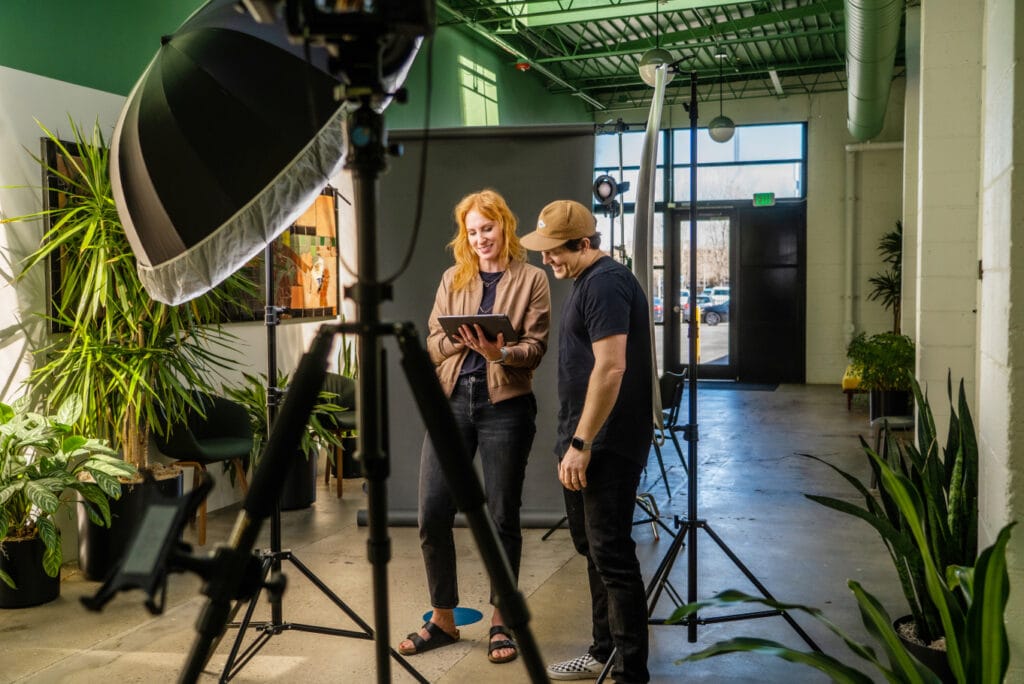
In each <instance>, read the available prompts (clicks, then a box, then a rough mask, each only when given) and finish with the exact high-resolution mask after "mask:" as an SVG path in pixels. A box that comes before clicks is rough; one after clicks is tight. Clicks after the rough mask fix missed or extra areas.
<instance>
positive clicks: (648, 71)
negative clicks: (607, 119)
mask: <svg viewBox="0 0 1024 684" xmlns="http://www.w3.org/2000/svg"><path fill="white" fill-rule="evenodd" d="M660 44H661V14H660V8H659V7H658V5H655V6H654V47H653V48H651V49H650V50H648V51H647V52H645V53H644V54H643V55H642V56H641V57H640V63H639V64H638V65H637V66H638V67H639V70H640V80H642V81H643V82H644V83H646V84H647V85H649V86H650V87H652V88H653V87H654V77H655V73H656V72H657V70H658V67H660V66H663V65H666V66H667V65H670V64H672V53H671V52H669V51H668V50H665V49H664V48H661V47H659V45H660ZM675 75H676V74H675V72H674V71H672V70H671V69H669V70H668V73H667V74H666V75H665V85H668V84H669V82H671V81H672V79H673V78H674V77H675Z"/></svg>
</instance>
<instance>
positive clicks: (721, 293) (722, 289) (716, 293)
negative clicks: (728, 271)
mask: <svg viewBox="0 0 1024 684" xmlns="http://www.w3.org/2000/svg"><path fill="white" fill-rule="evenodd" d="M702 294H705V295H707V296H708V297H711V303H712V304H723V303H725V302H728V301H729V286H728V285H719V286H717V287H712V288H708V289H706V290H704V292H703V293H702Z"/></svg>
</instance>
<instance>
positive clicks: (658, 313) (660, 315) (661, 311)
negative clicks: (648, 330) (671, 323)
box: [651, 297, 665, 323]
mask: <svg viewBox="0 0 1024 684" xmlns="http://www.w3.org/2000/svg"><path fill="white" fill-rule="evenodd" d="M651 309H652V312H653V317H654V322H655V323H661V322H662V321H664V320H665V307H664V305H663V304H662V303H661V297H655V298H654V301H653V303H652V305H651Z"/></svg>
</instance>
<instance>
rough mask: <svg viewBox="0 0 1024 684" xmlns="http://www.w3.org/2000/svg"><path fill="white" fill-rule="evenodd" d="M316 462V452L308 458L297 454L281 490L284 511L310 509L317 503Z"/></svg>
mask: <svg viewBox="0 0 1024 684" xmlns="http://www.w3.org/2000/svg"><path fill="white" fill-rule="evenodd" d="M316 460H317V455H316V453H315V452H314V453H311V454H310V455H309V457H308V458H307V457H306V456H303V455H302V454H301V453H297V454H295V460H294V461H292V465H291V467H289V468H288V476H287V477H285V479H284V487H283V488H282V489H281V510H282V511H294V510H298V509H300V508H308V507H309V506H311V505H312V504H313V502H314V501H316Z"/></svg>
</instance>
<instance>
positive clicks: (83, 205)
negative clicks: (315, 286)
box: [5, 121, 253, 468]
mask: <svg viewBox="0 0 1024 684" xmlns="http://www.w3.org/2000/svg"><path fill="white" fill-rule="evenodd" d="M70 123H71V132H72V138H73V141H72V142H71V143H70V144H68V143H65V142H63V141H62V140H61V139H60V137H59V136H57V135H56V134H54V133H53V132H52V131H50V130H49V129H47V128H46V127H44V126H43V125H42V124H40V128H42V130H43V132H44V134H45V136H46V139H47V140H48V142H49V144H50V145H52V146H53V147H55V148H56V151H57V154H58V157H59V158H60V159H61V160H62V163H61V164H56V165H54V164H51V163H50V162H49V161H47V159H44V158H36V161H37V162H38V163H39V164H40V165H41V166H42V167H43V169H44V172H45V174H47V175H48V176H49V177H50V178H51V179H53V182H56V184H57V185H58V186H59V187H60V193H61V201H59V202H58V203H57V206H52V207H49V208H47V209H44V210H42V211H40V212H36V213H34V214H29V215H26V216H19V217H15V218H10V219H6V220H5V223H9V222H19V221H31V220H41V219H44V218H45V219H47V220H48V221H49V226H50V228H49V230H48V231H47V232H46V234H45V235H44V236H43V240H42V242H41V244H40V246H39V247H38V249H36V250H35V251H34V252H33V253H32V254H31V255H29V256H28V257H27V259H26V260H25V262H24V268H23V270H22V272H21V274H20V275H19V280H21V279H24V278H25V277H27V276H28V275H29V274H31V273H33V272H38V270H39V267H40V265H43V266H45V265H46V264H48V263H51V262H52V261H55V262H56V263H58V264H59V268H60V269H61V277H60V288H59V290H58V291H57V292H55V293H54V297H53V302H52V311H51V312H50V314H48V315H46V318H48V319H49V320H50V322H51V323H52V324H53V327H54V328H55V329H57V330H61V331H64V332H61V333H59V334H56V335H54V336H52V338H51V340H50V342H49V343H48V344H46V345H45V346H44V347H43V348H42V349H40V350H39V351H38V353H37V355H36V359H37V365H36V367H35V368H34V370H33V371H32V373H31V374H30V376H29V378H28V381H27V382H28V385H29V387H30V388H31V389H32V390H34V391H36V393H37V394H38V397H39V399H40V400H41V401H45V402H47V403H48V404H49V405H51V406H54V405H60V404H61V403H63V402H64V401H66V400H67V399H69V398H72V397H77V398H78V399H79V400H80V401H81V403H82V406H83V411H82V413H81V417H80V418H79V419H78V420H77V423H76V427H77V428H78V429H79V430H80V431H81V432H82V433H84V434H88V435H91V436H95V437H101V438H104V439H107V440H109V441H110V443H111V444H112V445H114V446H115V447H118V448H120V449H121V450H122V452H123V455H124V458H125V460H127V461H128V462H130V463H132V464H133V465H135V466H137V467H139V468H147V467H148V466H149V461H148V445H149V431H150V430H151V429H153V430H157V431H158V433H159V434H163V433H164V432H165V431H166V429H167V427H168V426H169V425H172V424H175V423H176V422H180V421H181V420H182V419H183V416H184V413H185V409H186V408H187V406H188V405H189V404H190V402H191V401H192V397H193V396H194V394H193V390H201V391H203V390H205V391H211V390H212V386H211V385H212V378H213V376H214V375H216V374H217V373H218V372H219V370H221V369H223V368H227V367H230V366H232V365H233V363H232V362H231V361H230V357H231V355H232V354H231V344H232V341H233V340H234V338H233V337H232V336H231V335H229V334H228V333H226V332H225V331H224V330H223V329H221V328H220V326H219V322H220V321H221V320H222V317H223V316H224V312H226V311H227V310H229V308H230V307H231V306H233V305H235V304H237V303H238V302H240V301H243V300H244V299H245V297H246V296H247V295H249V294H251V293H252V291H253V284H252V282H251V281H249V280H247V279H246V278H245V277H244V276H242V275H240V274H236V275H234V276H232V277H230V278H229V279H228V280H227V281H226V282H225V283H224V285H223V286H221V287H219V288H217V289H215V290H212V291H211V292H210V293H208V294H206V295H203V296H201V297H197V298H196V299H193V300H192V301H190V302H187V303H185V304H181V305H178V306H168V305H166V304H162V303H160V302H156V301H154V300H153V299H151V298H150V297H149V295H148V294H147V293H146V291H145V290H144V289H143V287H142V284H141V282H140V281H139V278H138V275H137V272H136V260H135V257H134V255H133V254H132V251H131V247H130V244H129V242H128V238H127V235H126V234H125V230H124V226H123V225H122V223H121V220H120V217H119V216H118V214H117V210H116V208H115V206H114V200H113V197H112V190H111V178H110V168H109V151H108V149H107V146H106V143H105V141H104V139H103V135H102V133H101V131H100V129H99V126H98V124H97V125H95V126H94V127H93V129H92V132H91V133H90V134H89V135H86V134H85V133H84V132H83V131H82V129H81V128H80V127H79V126H77V125H76V124H75V123H74V121H71V122H70Z"/></svg>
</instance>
